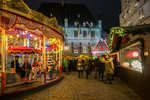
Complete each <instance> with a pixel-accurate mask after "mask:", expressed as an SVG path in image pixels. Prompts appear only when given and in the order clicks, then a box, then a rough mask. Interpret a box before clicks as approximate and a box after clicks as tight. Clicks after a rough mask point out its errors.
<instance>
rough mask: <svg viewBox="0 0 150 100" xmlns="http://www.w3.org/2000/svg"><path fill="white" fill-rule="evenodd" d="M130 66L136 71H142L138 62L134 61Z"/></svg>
mask: <svg viewBox="0 0 150 100" xmlns="http://www.w3.org/2000/svg"><path fill="white" fill-rule="evenodd" d="M131 66H132V67H134V68H135V69H138V70H141V69H142V64H141V63H140V62H139V61H138V60H134V61H133V62H132V63H131Z"/></svg>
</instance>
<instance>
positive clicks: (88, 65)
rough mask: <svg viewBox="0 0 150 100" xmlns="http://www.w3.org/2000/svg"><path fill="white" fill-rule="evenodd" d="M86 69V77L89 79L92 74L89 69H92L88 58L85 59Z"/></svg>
mask: <svg viewBox="0 0 150 100" xmlns="http://www.w3.org/2000/svg"><path fill="white" fill-rule="evenodd" d="M85 62H86V63H85V71H86V79H88V77H89V75H90V73H89V70H90V61H89V59H88V58H87V59H86V60H85Z"/></svg>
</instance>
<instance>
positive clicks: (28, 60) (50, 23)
mask: <svg viewBox="0 0 150 100" xmlns="http://www.w3.org/2000/svg"><path fill="white" fill-rule="evenodd" d="M0 35H1V38H0V42H1V44H0V47H1V49H0V57H1V58H0V84H1V86H0V89H1V91H0V96H1V95H6V94H10V93H16V92H17V91H23V90H27V89H26V88H32V87H26V88H21V86H20V85H21V84H24V83H28V82H32V81H36V82H38V84H39V85H41V84H46V83H47V82H50V81H49V80H47V79H48V78H49V77H48V75H47V74H48V72H47V61H48V60H49V59H52V60H53V61H55V62H57V68H55V69H56V70H57V71H58V72H59V74H58V75H57V77H56V78H57V79H58V78H60V77H61V72H62V71H61V69H62V50H63V41H64V33H63V29H62V28H61V27H60V26H59V25H58V22H57V20H56V18H55V17H53V18H48V17H46V16H44V15H43V14H42V13H39V12H36V11H34V10H32V9H30V8H29V7H28V6H27V5H26V4H25V3H24V2H23V1H22V0H16V1H14V0H9V1H8V0H0ZM35 63H36V64H35ZM34 65H36V66H34ZM35 73H36V74H35ZM56 78H55V79H56ZM17 86H18V87H17ZM19 86H20V87H19ZM6 87H7V88H6ZM11 87H17V88H19V90H18V89H15V88H13V89H11ZM22 89H23V90H22Z"/></svg>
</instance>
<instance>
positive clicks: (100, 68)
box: [99, 56, 105, 81]
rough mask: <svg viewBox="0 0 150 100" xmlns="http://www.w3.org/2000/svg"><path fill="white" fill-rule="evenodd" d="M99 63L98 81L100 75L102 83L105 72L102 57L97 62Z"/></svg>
mask: <svg viewBox="0 0 150 100" xmlns="http://www.w3.org/2000/svg"><path fill="white" fill-rule="evenodd" d="M99 62H100V66H99V80H100V76H101V74H102V81H104V72H105V58H104V56H102V57H101V58H100V60H99Z"/></svg>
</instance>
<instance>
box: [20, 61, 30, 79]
mask: <svg viewBox="0 0 150 100" xmlns="http://www.w3.org/2000/svg"><path fill="white" fill-rule="evenodd" d="M30 71H31V64H30V63H29V61H28V60H27V69H26V68H25V63H24V64H23V66H22V71H21V78H23V77H24V76H27V77H29V74H30Z"/></svg>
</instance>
